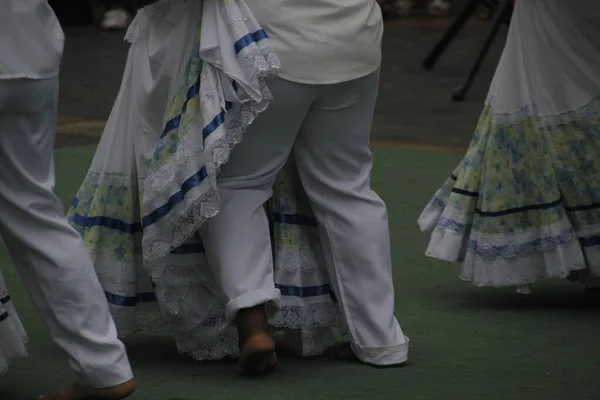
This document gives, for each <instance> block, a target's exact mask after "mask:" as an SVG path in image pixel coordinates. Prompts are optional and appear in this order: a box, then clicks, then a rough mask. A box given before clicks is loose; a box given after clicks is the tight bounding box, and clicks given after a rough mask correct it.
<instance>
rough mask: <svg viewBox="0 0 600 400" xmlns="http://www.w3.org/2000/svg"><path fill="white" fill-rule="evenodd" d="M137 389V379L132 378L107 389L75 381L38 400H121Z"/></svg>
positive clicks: (39, 397)
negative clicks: (87, 385)
mask: <svg viewBox="0 0 600 400" xmlns="http://www.w3.org/2000/svg"><path fill="white" fill-rule="evenodd" d="M134 390H135V380H133V379H131V380H129V381H127V382H125V383H122V384H120V385H118V386H114V387H111V388H106V389H89V388H86V387H85V386H83V385H81V384H80V383H77V382H75V383H73V384H72V385H70V386H66V387H64V388H62V389H60V390H59V391H58V392H56V393H55V394H53V395H50V396H38V398H37V400H121V399H124V398H126V397H129V396H130V395H131V394H132V393H133V392H134Z"/></svg>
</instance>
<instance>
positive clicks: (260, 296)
mask: <svg viewBox="0 0 600 400" xmlns="http://www.w3.org/2000/svg"><path fill="white" fill-rule="evenodd" d="M264 303H269V305H272V306H275V307H279V306H280V304H281V292H280V291H279V289H275V288H273V289H260V290H253V291H251V292H248V293H244V294H243V295H241V296H239V297H237V298H235V299H233V300H231V301H230V302H229V303H227V306H226V307H225V316H226V318H227V321H229V323H232V324H233V323H234V321H235V317H236V315H237V313H238V311H240V310H241V309H243V308H251V307H254V306H258V305H260V304H264Z"/></svg>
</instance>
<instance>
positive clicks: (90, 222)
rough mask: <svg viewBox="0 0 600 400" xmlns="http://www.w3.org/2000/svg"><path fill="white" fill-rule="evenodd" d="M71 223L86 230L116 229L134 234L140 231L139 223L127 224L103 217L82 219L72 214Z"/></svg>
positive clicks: (78, 215)
mask: <svg viewBox="0 0 600 400" xmlns="http://www.w3.org/2000/svg"><path fill="white" fill-rule="evenodd" d="M71 221H73V222H74V223H75V224H77V225H79V226H84V227H86V228H91V227H93V226H104V227H106V228H112V229H117V230H119V231H121V232H125V233H136V232H140V231H141V230H142V224H140V223H139V222H134V223H128V222H125V221H121V220H119V219H115V218H110V217H103V216H97V217H84V216H83V215H80V214H74V215H73V216H72V217H71Z"/></svg>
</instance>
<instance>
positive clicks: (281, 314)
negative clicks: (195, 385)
mask: <svg viewBox="0 0 600 400" xmlns="http://www.w3.org/2000/svg"><path fill="white" fill-rule="evenodd" d="M308 259H309V258H308V256H307V258H301V259H299V260H298V261H299V262H301V263H303V262H304V261H306V260H308ZM94 263H95V267H96V271H97V273H98V276H99V279H100V281H101V283H102V286H103V288H104V289H105V290H107V291H109V292H116V293H117V294H119V295H122V296H129V297H133V296H135V295H136V292H137V293H139V292H144V291H147V290H148V289H147V288H148V287H149V286H146V289H144V286H145V280H144V276H143V273H140V271H139V267H138V271H137V279H136V280H135V282H131V281H130V282H129V284H127V283H126V282H125V280H124V279H123V274H124V272H123V271H125V275H129V276H130V277H131V276H135V275H136V272H135V271H132V269H133V268H135V267H134V266H133V264H131V263H119V262H118V261H116V260H114V259H111V258H105V257H99V256H96V257H95V260H94ZM115 265H117V266H116V267H115ZM277 265H281V264H280V263H279V262H278V263H277ZM303 266H304V264H293V263H292V264H289V259H288V264H286V267H285V270H281V269H276V271H275V281H276V282H281V281H285V282H284V283H285V284H292V283H293V282H294V280H295V281H296V282H298V281H302V282H307V281H312V282H321V281H322V279H323V277H322V276H321V273H319V271H318V270H317V269H316V268H313V269H309V270H303V269H302V267H303ZM151 275H152V280H153V281H154V282H155V287H154V289H153V290H154V293H155V294H156V299H157V301H158V305H159V307H158V308H157V307H156V304H147V303H140V304H138V305H137V306H136V307H120V306H116V305H111V314H112V316H113V319H114V321H115V324H116V325H117V329H118V332H119V335H120V336H128V335H132V334H135V333H139V332H149V333H167V332H168V333H171V334H173V335H174V338H175V341H176V343H177V347H178V351H179V352H180V353H182V354H188V355H190V356H192V357H193V358H194V359H196V360H200V361H201V360H219V359H223V358H228V357H237V356H238V355H239V350H238V342H237V331H236V330H235V328H233V327H232V326H230V325H229V324H228V323H227V320H226V318H225V305H226V298H225V296H224V295H223V294H222V292H221V291H220V290H218V289H217V288H218V287H219V286H218V285H217V283H216V280H215V278H214V276H213V275H212V272H211V270H210V268H209V267H208V265H207V263H206V260H205V258H204V255H203V254H196V255H183V256H182V255H170V256H168V257H166V258H165V259H164V263H163V264H161V265H158V264H156V265H155V266H154V267H153V269H152V272H151ZM140 282H141V283H142V285H141V286H140ZM298 285H301V283H300V282H299V283H298ZM269 314H270V317H269V322H270V325H271V327H272V329H273V330H274V331H282V332H284V338H283V342H284V343H285V344H286V345H287V346H288V347H290V348H291V349H293V350H294V351H296V352H297V354H298V355H299V356H302V357H313V356H318V355H321V354H322V353H323V352H324V351H325V350H326V349H327V348H329V347H330V346H331V345H333V344H334V343H335V334H334V329H335V330H336V331H338V330H339V331H340V332H342V333H343V332H344V331H345V328H344V325H343V318H341V317H340V314H339V312H338V310H337V307H336V306H335V304H334V303H333V301H332V300H331V298H330V297H329V296H318V297H314V298H296V297H286V296H283V297H282V301H281V306H280V308H278V309H277V310H272V311H271V312H270V313H269Z"/></svg>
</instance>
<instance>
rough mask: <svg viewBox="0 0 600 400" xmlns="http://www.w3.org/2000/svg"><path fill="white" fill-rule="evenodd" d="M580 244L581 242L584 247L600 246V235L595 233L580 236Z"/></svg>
mask: <svg viewBox="0 0 600 400" xmlns="http://www.w3.org/2000/svg"><path fill="white" fill-rule="evenodd" d="M579 244H581V246H583V247H594V246H600V236H598V235H595V236H588V237H583V238H579Z"/></svg>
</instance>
